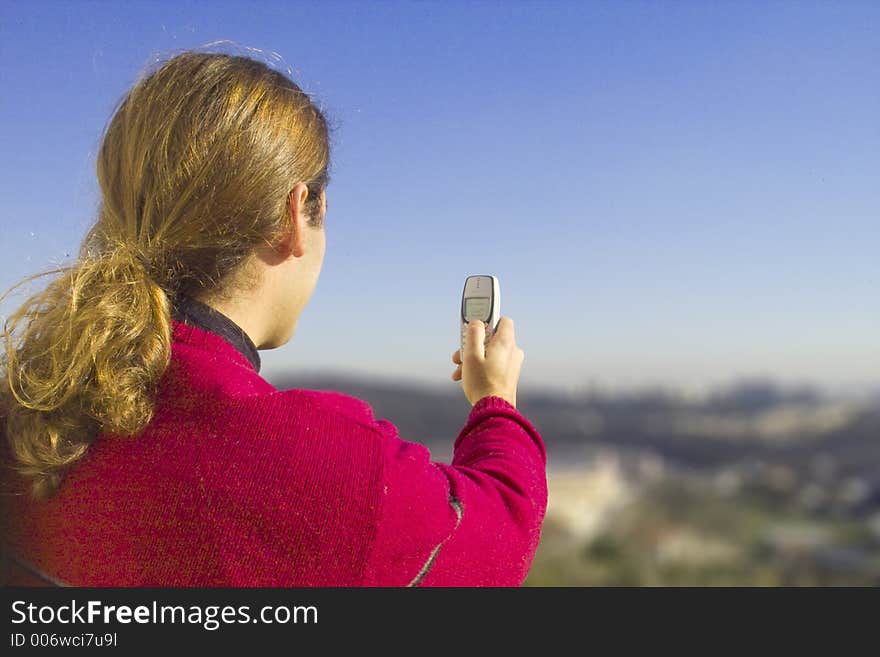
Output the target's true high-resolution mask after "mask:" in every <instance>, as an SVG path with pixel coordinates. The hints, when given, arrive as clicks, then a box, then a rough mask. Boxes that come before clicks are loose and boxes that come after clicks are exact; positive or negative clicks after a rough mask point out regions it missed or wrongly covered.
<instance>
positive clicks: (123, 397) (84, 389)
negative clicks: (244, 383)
mask: <svg viewBox="0 0 880 657" xmlns="http://www.w3.org/2000/svg"><path fill="white" fill-rule="evenodd" d="M54 271H55V272H62V274H61V276H59V277H58V278H56V279H55V280H53V281H52V282H51V283H50V284H49V285H48V286H47V287H46V288H45V289H44V290H43V291H41V292H39V293H38V294H35V295H33V296H31V297H30V298H28V299H27V301H25V303H24V304H22V306H20V307H19V308H18V310H17V311H15V312H14V313H13V314H12V315H11V316H10V317H9V318H8V319H7V320H6V322H5V325H4V331H3V333H2V334H0V337H3V338H4V340H5V343H6V346H5V357H4V358H3V359H2V360H3V362H2V370H0V406H2V408H3V409H4V414H5V416H6V417H5V418H4V421H5V423H6V426H5V429H6V435H7V437H8V440H9V445H10V447H11V452H12V456H13V459H14V463H13V468H14V469H15V470H17V471H18V472H19V473H21V474H22V475H24V476H26V477H29V478H31V480H32V493H33V495H34V496H35V497H37V498H46V497H49V496H50V495H52V494H53V493H54V492H55V491H56V490H57V488H58V486H59V485H60V483H61V480H62V478H63V475H64V473H65V472H66V471H67V469H68V468H70V466H72V465H73V464H74V463H76V462H77V461H78V460H79V459H81V458H82V457H83V456H84V455H85V453H86V450H87V448H88V446H89V445H90V444H91V443H92V442H93V441H94V439H95V438H96V437H97V435H98V434H99V433H112V434H120V435H133V434H136V433H138V432H139V431H140V430H141V429H143V428H144V427H145V426H146V424H147V423H148V422H149V421H150V419H151V418H152V414H153V398H154V395H155V391H156V387H157V384H158V381H159V379H160V378H161V376H162V374H163V373H164V371H165V369H166V367H167V365H168V362H169V360H170V354H171V334H170V333H171V328H170V306H169V300H168V296H167V295H166V293H165V291H164V290H163V289H162V288H161V287H160V286H159V285H158V284H156V283H155V282H154V280H153V279H152V278H151V277H150V275H149V273H148V271H147V269H146V267H145V265H144V259H143V258H141V257H140V256H138V255H135V252H134V251H132V250H130V249H129V247H127V246H124V245H119V246H118V247H117V248H115V249H114V250H113V251H111V252H109V253H105V254H102V255H100V256H98V257H94V256H85V257H82V258H81V259H80V261H79V262H78V263H77V264H75V265H73V266H71V267H66V268H63V269H59V270H54ZM46 273H53V272H46ZM30 278H33V277H30ZM25 280H29V279H25ZM14 287H17V286H13V288H12V289H14ZM10 291H11V289H10V290H8V291H7V292H6V293H4V295H3V297H0V301H2V300H3V298H5V297H6V295H7V294H8V293H9V292H10ZM18 328H22V329H23V330H22V332H21V335H20V336H17V339H16V340H14V337H16V336H14V333H15V332H16V329H18ZM16 343H17V344H16Z"/></svg>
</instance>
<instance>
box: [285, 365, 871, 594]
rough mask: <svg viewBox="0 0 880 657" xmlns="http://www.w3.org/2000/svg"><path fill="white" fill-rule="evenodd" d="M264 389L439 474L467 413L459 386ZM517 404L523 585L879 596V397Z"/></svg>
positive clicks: (658, 393)
mask: <svg viewBox="0 0 880 657" xmlns="http://www.w3.org/2000/svg"><path fill="white" fill-rule="evenodd" d="M271 382H272V383H273V384H274V385H275V386H277V387H279V388H294V387H298V388H312V389H318V390H321V389H324V390H337V391H340V392H344V393H346V394H350V395H354V396H356V397H359V398H361V399H364V400H365V401H368V402H369V403H370V404H371V406H372V407H373V411H374V413H375V415H376V417H377V418H378V417H384V418H387V419H389V420H390V421H392V422H393V423H394V424H395V425H396V426H397V427H398V429H399V432H400V435H401V437H402V438H404V439H406V440H412V441H415V442H421V443H423V444H425V445H427V446H428V447H429V448H430V450H431V452H432V456H433V459H434V460H439V461H445V462H449V460H450V459H451V456H452V443H453V441H454V439H455V437H456V436H457V435H458V433H459V431H460V430H461V428H462V426H463V424H464V421H465V418H466V417H467V414H468V412H469V410H470V408H471V406H470V404H469V403H468V402H467V400H466V399H465V398H464V396H463V395H462V394H461V391H460V389H459V386H453V387H452V388H450V389H449V390H444V389H442V388H437V389H434V388H430V387H425V386H421V385H415V384H411V383H408V382H405V381H401V382H384V383H375V382H369V381H367V380H366V379H358V378H351V377H346V376H332V375H321V374H315V373H312V374H304V375H300V376H291V377H284V378H283V379H279V378H276V379H274V380H272V381H271ZM517 401H518V407H519V409H520V410H521V411H522V413H523V414H524V415H525V416H526V417H527V418H528V419H529V420H530V421H531V422H532V423H533V424H534V425H535V427H536V428H537V429H538V430H539V431H540V432H541V435H542V436H543V438H544V440H545V443H546V445H547V450H548V481H549V501H548V509H547V517H546V520H545V523H544V527H543V531H542V538H541V544H540V547H539V548H538V552H537V554H536V556H535V561H534V564H533V567H532V570H531V572H530V574H529V577H528V579H527V580H526V585H531V586H590V585H610V586H645V585H647V586H653V585H674V586H679V585H754V586H776V585H783V586H797V585H880V390H874V391H866V392H863V393H860V394H858V395H855V394H853V395H839V394H838V395H831V394H828V393H823V392H820V391H818V390H816V389H812V388H807V387H799V388H783V387H781V386H778V385H776V384H774V383H772V382H768V381H744V382H740V383H737V384H735V385H731V386H728V387H726V388H723V389H718V390H715V391H711V392H708V393H706V394H704V395H702V396H694V395H684V394H680V393H676V392H673V391H671V390H662V389H659V390H650V391H641V392H629V393H609V392H607V391H601V390H593V391H585V392H582V393H579V394H570V395H565V394H560V393H547V392H541V391H539V390H530V389H524V388H523V387H522V386H520V389H519V391H518V399H517Z"/></svg>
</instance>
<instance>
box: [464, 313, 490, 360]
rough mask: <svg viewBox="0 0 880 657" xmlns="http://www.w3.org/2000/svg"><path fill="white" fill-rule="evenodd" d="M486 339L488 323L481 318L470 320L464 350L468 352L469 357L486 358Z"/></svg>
mask: <svg viewBox="0 0 880 657" xmlns="http://www.w3.org/2000/svg"><path fill="white" fill-rule="evenodd" d="M485 339H486V325H485V323H484V322H482V321H481V320H479V319H474V320H471V321H470V322H468V327H467V335H466V336H465V341H464V350H465V351H466V352H468V358H476V359H478V360H483V359H485V358H486V350H485V345H484V344H483V342H484V341H485Z"/></svg>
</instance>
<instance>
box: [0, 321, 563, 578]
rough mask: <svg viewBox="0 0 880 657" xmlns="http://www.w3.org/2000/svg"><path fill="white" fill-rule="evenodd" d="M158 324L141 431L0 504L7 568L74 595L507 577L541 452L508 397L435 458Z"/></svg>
mask: <svg viewBox="0 0 880 657" xmlns="http://www.w3.org/2000/svg"><path fill="white" fill-rule="evenodd" d="M172 328H173V338H174V339H173V345H172V357H171V364H170V366H169V368H168V370H167V371H166V373H165V375H164V377H163V379H162V381H161V383H160V387H159V395H158V399H157V404H156V412H155V416H154V418H153V420H152V421H151V422H150V424H149V425H148V426H147V428H146V429H145V430H144V431H143V433H142V434H140V435H138V436H136V437H130V436H129V437H126V436H112V435H103V436H101V437H99V438H98V440H96V442H95V443H94V444H93V445H92V446H91V447H90V448H89V451H88V453H87V455H86V456H85V457H84V459H83V460H82V461H80V462H79V463H77V464H76V465H75V466H74V467H73V468H72V469H71V471H70V473H69V474H68V476H67V477H66V479H65V480H64V483H63V484H62V486H61V489H60V491H59V492H58V494H57V495H55V496H54V497H53V498H51V499H49V500H46V501H33V500H31V499H30V498H29V496H28V495H12V496H10V495H4V496H3V498H4V500H5V504H6V505H7V508H6V509H4V511H5V515H6V520H7V521H8V522H7V524H8V525H10V526H8V527H7V528H6V530H5V531H6V533H7V542H8V546H7V552H8V554H9V556H10V557H11V561H12V565H13V566H14V567H13V568H12V570H11V572H13V573H15V572H18V573H23V572H26V571H30V573H31V574H32V576H33V575H36V576H39V577H40V578H42V579H43V580H44V581H54V582H55V583H60V584H69V585H77V586H406V585H420V586H430V585H434V586H518V585H520V584H522V582H523V580H524V579H525V577H526V574H527V573H528V570H529V567H530V566H531V563H532V559H533V557H534V554H535V550H536V548H537V545H538V540H539V537H540V532H541V524H542V522H543V519H544V513H545V510H546V505H547V480H546V452H545V447H544V443H543V441H542V439H541V436H540V435H539V433H538V431H537V430H536V429H535V427H534V426H532V424H531V423H530V422H529V421H528V420H527V419H526V418H525V417H523V415H522V414H521V413H519V412H518V411H517V409H516V408H514V407H513V406H512V405H511V404H509V403H508V402H507V401H505V400H504V399H502V398H500V397H494V396H492V397H484V398H483V399H481V400H480V401H479V402H478V403H477V404H476V405H475V406H474V407H473V409H472V410H471V412H470V414H469V416H468V418H467V422H466V423H465V426H464V427H463V428H462V430H461V432H460V433H459V435H458V437H457V438H456V439H455V443H454V453H453V458H452V463H451V464H446V463H441V462H437V461H432V460H431V454H430V452H429V450H428V449H427V448H426V447H425V446H423V445H421V444H419V443H414V442H408V441H406V440H402V439H401V438H400V437H399V436H398V433H397V430H396V428H395V426H394V425H393V424H392V423H391V422H389V421H388V420H385V419H376V418H375V417H374V416H373V413H372V410H371V407H370V406H369V405H368V404H367V403H366V402H364V401H361V400H359V399H357V398H354V397H350V396H348V395H344V394H340V393H336V392H329V391H319V390H307V389H296V388H295V389H290V390H278V389H276V388H275V387H273V386H272V385H271V384H269V383H268V382H267V381H266V380H265V379H263V378H262V377H261V376H260V375H259V373H258V371H257V368H255V366H254V364H253V363H252V362H250V361H249V360H248V359H247V358H246V357H245V356H244V355H243V354H242V352H240V351H239V350H238V349H236V348H234V347H233V346H232V345H231V344H230V343H229V342H228V341H226V340H225V339H224V338H222V337H220V336H219V335H217V334H215V333H213V332H210V331H207V330H203V329H202V328H200V327H197V326H192V325H189V324H186V323H181V322H178V321H175V320H172ZM21 484H22V482H18V481H13V482H12V485H13V487H15V488H17V490H19V491H22V490H24V488H23V487H21ZM10 583H26V582H25V581H23V578H21V577H19V578H17V579H16V578H15V577H13V578H12V579H11V581H10ZM34 583H36V582H34Z"/></svg>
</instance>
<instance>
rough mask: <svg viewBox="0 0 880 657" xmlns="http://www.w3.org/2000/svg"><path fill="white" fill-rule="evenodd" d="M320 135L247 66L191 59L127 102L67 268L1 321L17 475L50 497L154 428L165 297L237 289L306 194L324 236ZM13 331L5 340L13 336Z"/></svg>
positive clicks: (313, 109)
mask: <svg viewBox="0 0 880 657" xmlns="http://www.w3.org/2000/svg"><path fill="white" fill-rule="evenodd" d="M329 167H330V127H329V126H328V122H327V120H326V118H325V116H324V114H323V112H322V111H321V109H319V108H318V107H317V106H316V105H315V103H314V102H313V101H312V100H311V99H310V97H309V95H308V94H307V93H305V92H304V91H303V90H302V89H301V88H300V87H299V86H298V85H297V84H295V83H294V82H293V81H291V79H289V78H288V77H287V76H285V75H284V74H283V73H280V72H278V71H276V70H274V69H273V68H271V67H270V66H268V65H267V64H264V63H262V62H260V61H257V60H254V59H251V58H249V57H245V56H241V55H230V54H223V53H205V52H198V51H195V50H186V51H183V52H180V53H179V54H177V55H175V56H173V57H172V58H170V59H168V60H167V61H164V62H160V65H159V66H158V67H157V68H155V70H152V71H149V70H147V71H145V72H144V73H142V74H141V76H140V77H139V79H138V80H137V81H136V83H135V84H134V85H133V87H132V88H131V89H130V90H129V91H128V93H127V94H126V95H125V96H124V97H123V98H122V99H121V102H120V103H119V105H118V107H117V108H116V110H115V112H114V113H113V116H112V119H111V120H110V122H109V123H108V125H107V126H106V129H105V132H104V134H103V136H102V139H101V144H100V147H99V151H98V155H97V179H98V184H99V186H100V192H101V198H100V203H99V206H98V211H97V220H96V221H95V224H94V225H93V226H92V227H91V228H90V229H89V231H88V233H87V234H86V236H85V238H84V240H83V243H82V246H81V248H80V252H79V254H78V257H77V259H76V261H75V262H74V263H73V264H72V265H70V266H66V267H61V268H57V269H53V270H51V271H46V272H43V273H40V274H35V275H34V276H30V277H28V278H26V279H24V280H23V281H21V282H20V283H18V284H16V285H15V286H13V287H12V288H10V290H7V292H5V293H4V294H3V296H2V297H0V301H2V300H3V299H4V298H5V297H6V295H7V294H9V292H10V291H11V290H12V289H14V288H15V287H18V285H21V284H22V283H24V282H27V281H29V280H31V279H32V278H34V277H36V276H45V275H46V274H60V276H58V277H57V278H55V279H54V280H53V281H52V282H51V283H50V284H49V285H48V286H47V287H46V288H45V289H44V290H43V291H41V292H39V293H37V294H34V295H33V296H31V297H29V298H28V299H27V300H26V301H25V302H24V303H23V304H22V305H21V306H20V307H19V308H18V309H17V310H16V311H15V312H14V313H12V314H11V315H10V316H9V318H8V319H7V320H6V322H5V326H4V332H3V333H2V334H0V335H2V337H3V338H5V342H6V349H5V354H4V355H3V357H2V359H0V368H2V370H0V420H3V421H4V422H5V432H6V436H7V439H8V442H9V446H10V447H11V455H12V457H13V463H12V466H13V467H14V469H15V470H17V471H18V472H19V473H20V474H22V475H24V476H25V477H28V478H30V480H31V483H32V486H31V488H32V493H33V495H34V496H35V497H38V498H46V497H49V496H51V495H52V494H53V493H54V492H55V491H56V490H57V489H58V487H59V486H60V484H61V481H62V479H63V476H64V473H65V472H66V471H67V470H68V469H69V468H70V467H71V466H72V465H74V464H75V463H76V462H77V460H79V459H80V458H82V457H83V455H84V454H85V453H86V451H87V450H88V447H89V445H90V444H91V443H92V441H94V439H95V438H96V437H97V436H98V435H99V434H101V433H102V432H106V433H113V434H119V435H125V436H129V435H135V434H137V433H138V432H139V431H141V430H142V429H143V428H144V427H145V426H146V425H147V424H148V422H149V421H150V419H151V418H152V415H153V403H154V399H155V393H156V388H157V384H158V382H159V380H160V378H161V377H162V374H163V373H164V372H165V370H166V368H167V366H168V364H169V360H170V355H171V324H170V317H171V315H170V313H171V300H172V299H173V297H174V295H176V294H188V295H193V296H194V295H196V294H216V295H220V296H222V295H223V290H224V289H225V288H226V287H228V286H230V285H231V284H233V283H234V284H239V280H238V279H239V278H240V276H241V275H244V273H245V270H246V269H247V268H246V266H245V265H246V264H247V261H248V259H249V258H250V256H251V255H252V253H253V252H254V249H255V248H256V247H257V246H258V245H260V244H264V243H267V244H270V245H271V244H274V243H275V240H276V238H278V237H279V236H280V233H281V231H282V230H283V229H284V228H285V225H286V224H288V223H289V206H288V202H289V195H290V192H291V191H292V189H293V187H294V186H295V185H296V184H297V183H299V182H305V183H306V184H307V185H308V189H309V194H308V196H307V200H306V212H307V214H308V216H309V217H310V219H309V225H310V226H312V227H313V228H320V227H321V221H322V219H323V217H322V214H321V208H320V202H321V200H320V197H321V194H322V192H323V189H324V187H325V186H326V185H327V183H328V182H329V179H330V177H329ZM19 327H22V328H23V331H22V333H21V335H19V336H17V339H16V340H13V336H14V334H15V332H16V330H17V329H18V328H19Z"/></svg>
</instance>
